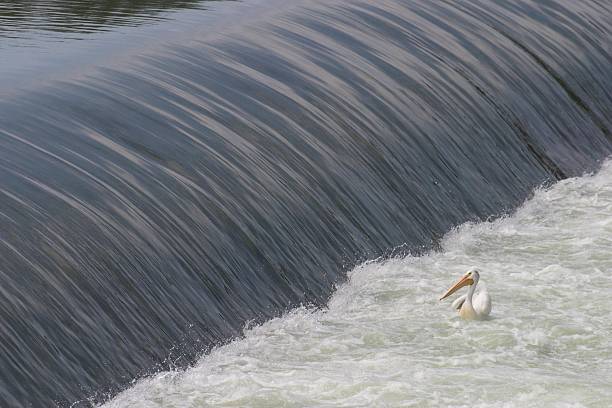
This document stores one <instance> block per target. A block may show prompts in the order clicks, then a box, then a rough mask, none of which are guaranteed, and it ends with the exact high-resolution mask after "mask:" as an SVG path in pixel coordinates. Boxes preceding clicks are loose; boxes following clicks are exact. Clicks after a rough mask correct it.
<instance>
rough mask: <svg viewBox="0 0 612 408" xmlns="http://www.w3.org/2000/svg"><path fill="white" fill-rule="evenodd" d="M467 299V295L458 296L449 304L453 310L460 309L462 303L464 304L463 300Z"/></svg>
mask: <svg viewBox="0 0 612 408" xmlns="http://www.w3.org/2000/svg"><path fill="white" fill-rule="evenodd" d="M466 298H467V295H461V296H459V297H458V298H457V299H455V301H454V302H453V303H452V304H451V307H452V308H453V309H457V310H459V309H461V306H463V302H465V299H466Z"/></svg>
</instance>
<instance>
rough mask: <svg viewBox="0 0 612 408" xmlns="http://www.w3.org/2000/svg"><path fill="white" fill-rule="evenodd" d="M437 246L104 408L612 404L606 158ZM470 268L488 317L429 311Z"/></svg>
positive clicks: (611, 194) (355, 279)
mask: <svg viewBox="0 0 612 408" xmlns="http://www.w3.org/2000/svg"><path fill="white" fill-rule="evenodd" d="M442 245H443V250H442V251H441V252H437V253H431V254H428V255H425V256H419V257H407V258H403V259H392V260H387V261H381V262H378V261H376V262H370V263H367V264H364V265H362V266H360V267H358V268H356V269H355V270H353V271H352V272H351V273H350V280H349V281H348V283H346V284H344V285H343V286H341V287H340V288H339V289H338V291H337V292H336V294H335V295H334V296H333V298H332V299H331V301H330V303H329V309H327V310H316V311H313V310H306V309H299V310H295V311H293V312H291V313H289V314H287V315H286V316H284V317H282V318H279V319H275V320H272V321H270V322H268V323H266V324H264V325H262V326H260V327H254V328H251V329H248V330H245V333H244V334H245V337H244V338H243V339H240V340H236V341H234V342H233V343H231V344H229V345H226V346H223V347H220V348H217V349H215V350H214V351H213V352H212V353H210V354H209V355H206V356H204V357H203V358H202V359H201V360H200V361H199V363H198V364H197V366H196V367H194V368H190V369H188V370H186V371H181V372H167V373H161V374H159V375H157V376H155V377H152V378H148V379H144V380H141V381H139V382H138V383H137V384H135V385H134V386H133V387H132V388H131V389H129V390H127V391H126V392H124V393H122V394H120V395H119V396H118V397H116V398H115V399H114V400H112V401H111V402H109V403H108V404H107V405H106V407H109V408H110V407H113V408H115V407H117V408H119V407H147V408H148V407H164V408H170V407H207V406H224V407H331V406H333V407H338V406H342V407H370V406H389V407H395V406H453V407H462V406H465V407H479V406H482V407H564V406H567V407H570V406H571V407H582V406H585V407H610V406H612V250H611V248H612V162H610V161H609V162H607V163H606V164H604V166H603V167H602V169H601V171H600V172H599V173H598V174H596V175H594V176H585V177H581V178H574V179H569V180H565V181H562V182H560V183H558V184H556V185H554V186H553V187H551V188H549V189H545V190H540V191H537V192H536V194H535V196H534V197H533V198H532V199H531V200H529V201H528V202H526V203H525V204H524V205H523V206H522V207H521V208H520V209H519V210H518V211H517V212H516V213H514V214H513V215H512V216H509V217H506V218H503V219H499V220H496V221H494V222H490V223H480V224H466V225H463V226H461V227H460V228H458V229H457V230H455V231H452V232H451V233H449V234H447V236H446V237H445V238H444V240H443V243H442ZM471 266H477V267H479V268H480V269H481V283H483V282H484V284H486V285H487V287H488V289H489V292H490V294H491V296H492V298H493V311H492V318H491V319H490V320H487V321H473V322H471V321H462V320H460V319H459V318H458V316H457V315H456V312H455V311H453V310H451V308H450V303H451V301H450V300H448V301H445V302H439V301H438V298H439V297H440V295H441V294H442V293H443V292H444V290H445V289H446V288H447V287H448V286H449V285H450V284H451V283H452V282H454V281H455V280H456V279H457V278H458V277H459V276H460V275H461V274H462V273H463V272H465V270H466V269H468V268H469V267H471ZM464 291H465V289H464V290H462V292H461V293H464ZM456 296H457V295H454V296H453V297H452V298H455V297H456Z"/></svg>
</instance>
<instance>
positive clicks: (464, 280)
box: [440, 275, 474, 300]
mask: <svg viewBox="0 0 612 408" xmlns="http://www.w3.org/2000/svg"><path fill="white" fill-rule="evenodd" d="M473 284H474V279H472V277H471V276H470V275H463V276H462V277H461V279H459V280H458V281H457V282H456V283H455V284H454V285H453V286H451V287H450V289H449V290H447V291H446V293H445V294H443V295H442V297H441V298H440V300H443V299H446V298H447V297H449V296H450V295H452V294H453V293H455V292H456V291H458V290H459V289H461V288H462V287H464V286H467V285H473Z"/></svg>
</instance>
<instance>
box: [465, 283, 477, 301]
mask: <svg viewBox="0 0 612 408" xmlns="http://www.w3.org/2000/svg"><path fill="white" fill-rule="evenodd" d="M476 285H478V282H476V283H474V284H473V285H470V286H469V287H468V293H467V296H466V298H465V303H467V304H469V305H471V304H472V297H473V296H474V291H475V290H476Z"/></svg>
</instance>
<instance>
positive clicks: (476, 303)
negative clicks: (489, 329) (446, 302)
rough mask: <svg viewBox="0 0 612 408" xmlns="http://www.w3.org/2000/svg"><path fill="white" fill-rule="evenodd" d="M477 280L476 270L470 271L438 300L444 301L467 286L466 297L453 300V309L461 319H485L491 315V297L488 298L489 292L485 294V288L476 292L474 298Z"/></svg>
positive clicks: (478, 276)
mask: <svg viewBox="0 0 612 408" xmlns="http://www.w3.org/2000/svg"><path fill="white" fill-rule="evenodd" d="M479 279H480V272H479V271H478V269H476V268H472V269H470V270H469V271H467V272H466V273H465V275H463V276H462V277H461V279H459V280H458V281H457V282H455V284H454V285H453V286H451V287H450V289H448V290H447V291H446V293H445V294H444V295H442V297H441V298H440V300H443V299H446V298H447V297H449V296H450V295H452V294H453V293H455V292H456V291H457V290H459V289H461V288H462V287H464V286H467V285H469V288H468V293H467V295H463V296H461V297H459V298H458V299H457V300H455V301H454V302H453V304H452V307H453V309H457V310H459V316H461V317H462V318H463V319H467V320H480V319H484V318H486V317H487V316H488V315H489V313H491V296H489V292H487V289H486V288H485V287H482V288H481V289H480V290H478V293H477V294H476V296H474V291H475V290H476V285H478V280H479Z"/></svg>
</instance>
